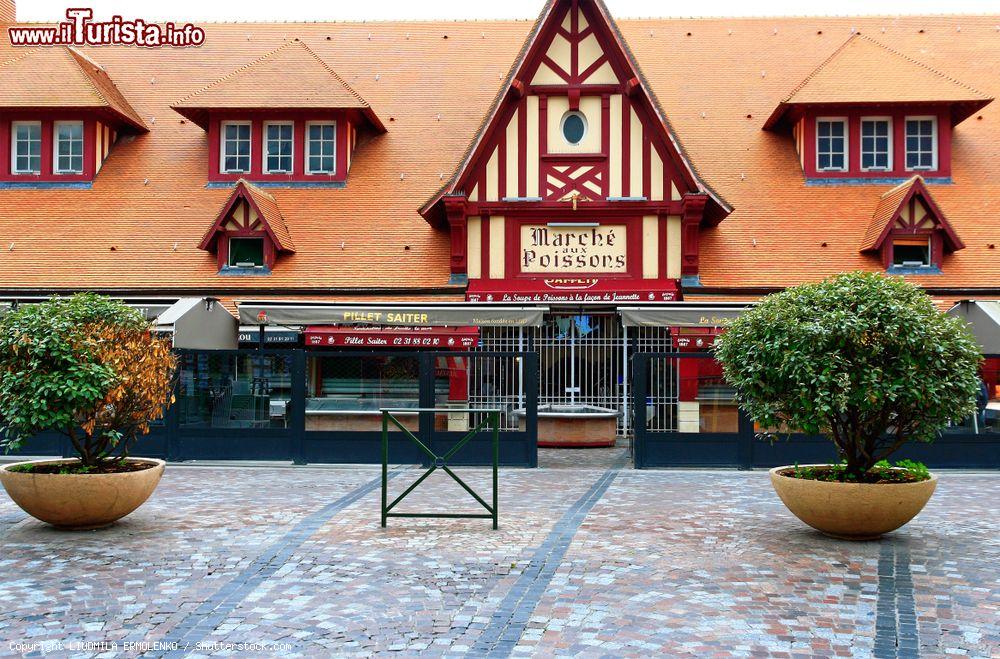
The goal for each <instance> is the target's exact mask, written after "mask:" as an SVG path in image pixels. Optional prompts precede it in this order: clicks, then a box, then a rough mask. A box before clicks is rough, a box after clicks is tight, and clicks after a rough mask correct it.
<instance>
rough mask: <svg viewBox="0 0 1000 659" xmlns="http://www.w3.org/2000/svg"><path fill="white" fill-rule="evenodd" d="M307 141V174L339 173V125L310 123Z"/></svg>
mask: <svg viewBox="0 0 1000 659" xmlns="http://www.w3.org/2000/svg"><path fill="white" fill-rule="evenodd" d="M306 130H307V132H308V139H307V140H306V161H307V162H306V172H307V173H308V174H335V173H336V171H337V158H336V155H337V124H336V123H318V122H313V123H309V124H308V126H307V128H306Z"/></svg>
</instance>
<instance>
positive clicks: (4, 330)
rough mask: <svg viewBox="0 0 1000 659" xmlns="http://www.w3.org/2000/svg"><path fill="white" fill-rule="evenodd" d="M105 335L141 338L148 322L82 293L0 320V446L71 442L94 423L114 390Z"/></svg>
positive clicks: (114, 303) (30, 306) (115, 304)
mask: <svg viewBox="0 0 1000 659" xmlns="http://www.w3.org/2000/svg"><path fill="white" fill-rule="evenodd" d="M108 331H120V332H125V333H132V334H134V335H137V334H139V333H142V334H145V335H148V332H149V324H148V322H147V321H146V320H145V318H144V317H143V316H142V314H141V313H139V312H138V311H137V310H135V309H133V308H131V307H129V306H127V305H125V304H124V303H122V302H120V301H118V300H112V299H109V298H105V297H101V296H98V295H94V294H89V293H86V294H79V295H74V296H72V297H61V298H59V297H53V298H51V299H49V300H47V301H45V302H42V303H40V304H26V305H21V306H20V307H19V308H17V309H16V310H13V311H11V312H10V313H8V314H6V315H4V316H2V317H0V445H2V446H3V447H4V448H5V449H6V450H12V449H16V448H18V447H19V446H20V445H21V443H22V442H23V441H24V440H25V439H26V438H29V437H31V436H33V435H36V434H38V433H40V432H43V431H46V430H58V431H60V432H63V433H66V434H69V435H71V436H73V435H75V434H76V432H77V431H78V430H79V428H80V427H81V426H83V425H84V424H86V423H87V421H88V419H90V418H93V417H94V415H95V407H98V406H100V405H101V402H102V401H104V400H105V398H106V397H107V395H108V392H109V391H112V390H113V389H114V388H115V387H116V386H119V385H120V382H119V378H118V376H117V372H116V369H115V367H114V366H113V365H112V364H110V363H108V362H107V360H106V359H104V358H103V357H102V354H103V353H104V352H107V350H108V342H107V341H106V340H104V341H103V343H102V338H103V336H106V334H107V332H108ZM102 332H103V333H104V335H102ZM91 427H93V426H91ZM115 432H116V431H115V430H114V429H106V430H104V431H102V433H101V434H102V439H107V440H109V441H111V440H114V439H115V438H114V436H113V435H114V433H115ZM87 434H88V435H89V434H91V433H87ZM114 443H117V442H112V445H113V444H114ZM74 445H76V440H75V438H74ZM77 448H78V450H79V449H80V447H79V446H77ZM99 453H101V452H99ZM103 457H105V456H104V455H100V454H98V455H94V456H93V460H89V461H87V462H91V463H93V461H94V460H99V459H101V458H103Z"/></svg>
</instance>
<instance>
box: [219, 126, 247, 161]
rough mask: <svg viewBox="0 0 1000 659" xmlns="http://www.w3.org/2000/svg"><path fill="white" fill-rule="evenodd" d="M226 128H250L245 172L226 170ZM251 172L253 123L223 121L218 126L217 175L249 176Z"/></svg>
mask: <svg viewBox="0 0 1000 659" xmlns="http://www.w3.org/2000/svg"><path fill="white" fill-rule="evenodd" d="M228 126H249V127H250V156H249V161H248V162H247V168H246V170H242V169H233V170H230V169H226V128H227V127H228ZM252 171H253V122H252V121H223V122H222V123H221V124H220V125H219V173H220V174H249V173H250V172H252Z"/></svg>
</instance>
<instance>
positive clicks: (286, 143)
mask: <svg viewBox="0 0 1000 659" xmlns="http://www.w3.org/2000/svg"><path fill="white" fill-rule="evenodd" d="M294 143H295V124H293V123H291V122H274V121H268V122H265V123H264V149H265V151H264V173H265V174H291V173H292V169H293V165H292V152H293V148H294V147H293V145H294Z"/></svg>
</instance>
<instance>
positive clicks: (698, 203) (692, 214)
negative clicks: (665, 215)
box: [681, 194, 708, 276]
mask: <svg viewBox="0 0 1000 659" xmlns="http://www.w3.org/2000/svg"><path fill="white" fill-rule="evenodd" d="M707 201H708V197H706V196H705V195H700V194H686V195H684V212H683V215H681V274H682V275H684V276H695V275H697V274H698V260H699V249H698V241H699V237H700V235H701V222H702V219H703V218H704V216H705V204H706V202H707Z"/></svg>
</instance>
